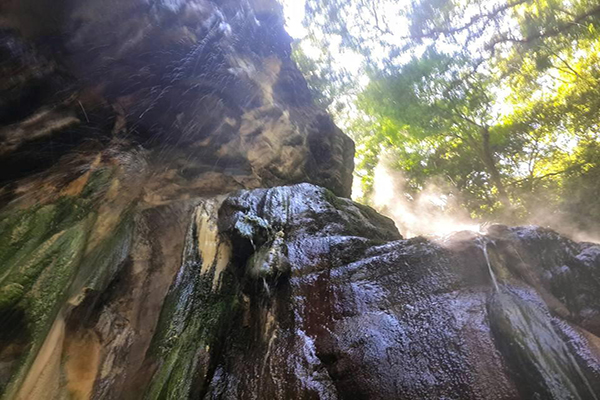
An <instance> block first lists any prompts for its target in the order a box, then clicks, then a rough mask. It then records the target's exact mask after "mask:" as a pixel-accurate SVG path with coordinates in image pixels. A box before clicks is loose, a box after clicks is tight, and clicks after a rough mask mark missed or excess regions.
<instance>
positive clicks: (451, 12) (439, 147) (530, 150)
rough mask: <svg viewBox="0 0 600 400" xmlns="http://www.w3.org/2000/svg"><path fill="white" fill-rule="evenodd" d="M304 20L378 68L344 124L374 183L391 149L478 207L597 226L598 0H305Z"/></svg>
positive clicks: (412, 175)
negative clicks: (541, 214)
mask: <svg viewBox="0 0 600 400" xmlns="http://www.w3.org/2000/svg"><path fill="white" fill-rule="evenodd" d="M306 22H307V25H308V27H309V29H310V31H311V32H313V34H314V35H315V36H318V35H319V34H320V35H321V36H322V37H324V38H325V40H333V39H328V38H330V37H335V36H338V37H341V39H338V41H339V42H340V43H341V45H342V46H345V47H348V48H352V49H353V50H355V51H358V52H361V53H362V54H363V55H364V59H365V60H366V62H367V64H368V67H367V70H368V71H369V77H370V83H369V84H368V85H367V86H366V87H364V88H363V89H362V92H361V93H360V94H359V95H358V96H356V109H357V112H356V113H355V115H354V117H353V118H351V119H350V120H346V121H342V122H343V124H344V125H345V126H346V127H347V128H348V129H347V130H348V131H349V132H350V133H351V134H352V135H353V136H354V138H355V140H356V141H357V152H358V154H357V158H358V168H357V169H358V174H359V176H360V177H361V179H362V182H363V184H364V186H365V188H366V190H367V193H368V191H369V187H370V185H372V182H373V170H374V168H375V166H376V165H377V163H378V161H379V159H380V156H381V154H382V153H384V152H385V153H387V154H391V155H392V157H393V167H395V168H396V169H399V170H401V171H402V172H403V173H404V175H405V177H406V179H407V185H406V190H407V191H408V192H409V193H411V192H414V193H417V192H419V191H420V190H422V189H423V188H424V187H425V186H426V185H427V183H428V182H431V181H432V180H437V181H439V179H442V180H443V181H444V182H445V184H444V185H442V187H443V188H444V190H445V191H446V193H445V194H446V195H450V196H459V198H460V199H461V205H462V207H464V208H466V209H468V210H469V211H470V212H471V214H472V215H473V216H477V217H486V218H489V217H493V218H494V219H496V220H503V221H506V222H516V221H517V220H521V219H522V218H528V217H530V216H532V215H534V214H536V213H538V209H539V208H540V206H543V207H544V208H545V210H547V213H549V214H555V215H557V216H561V218H570V219H574V220H577V221H579V223H580V224H581V225H587V226H589V225H596V226H597V224H598V222H600V214H599V213H598V210H597V205H596V203H597V202H595V201H594V200H593V199H594V198H595V197H594V196H597V194H598V191H599V190H600V189H599V188H600V180H598V179H597V177H598V170H599V169H600V166H599V163H600V154H599V153H598V150H597V149H598V142H599V139H600V134H599V132H598V126H599V110H600V85H599V83H600V68H598V65H600V36H599V35H598V32H600V31H599V28H600V26H599V25H600V3H599V2H598V1H584V0H579V1H577V0H576V1H572V2H564V1H559V0H534V1H524V0H501V1H488V0H467V1H461V2H459V1H455V0H415V1H413V2H411V3H410V5H406V4H405V3H400V2H394V1H386V0H372V1H368V0H367V1H359V2H350V1H345V0H326V1H316V0H308V2H307V18H306ZM377 32H379V33H378V34H377ZM317 64H318V62H317ZM355 78H356V77H355ZM590 220H591V221H594V222H593V223H591V222H587V223H586V221H590Z"/></svg>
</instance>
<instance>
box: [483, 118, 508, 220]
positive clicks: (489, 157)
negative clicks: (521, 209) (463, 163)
mask: <svg viewBox="0 0 600 400" xmlns="http://www.w3.org/2000/svg"><path fill="white" fill-rule="evenodd" d="M481 138H482V142H481V159H482V161H483V163H484V164H485V168H486V169H487V171H488V173H489V174H490V176H491V178H492V182H493V184H494V186H496V189H497V190H498V199H499V200H500V203H502V205H503V206H504V207H505V208H506V209H507V210H510V209H512V204H511V202H510V198H509V197H508V193H507V192H506V188H505V187H504V183H502V178H501V177H500V171H498V167H497V166H496V160H495V159H494V152H493V151H492V148H491V146H490V131H489V129H488V128H487V127H486V128H482V129H481Z"/></svg>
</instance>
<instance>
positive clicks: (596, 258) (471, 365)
mask: <svg viewBox="0 0 600 400" xmlns="http://www.w3.org/2000/svg"><path fill="white" fill-rule="evenodd" d="M0 27H2V30H1V31H0V72H1V73H0V171H2V172H1V174H0V398H2V399H10V400H12V399H27V400H31V399H33V400H37V399H40V400H42V399H43V400H45V399H59V398H76V399H188V398H189V399H198V398H202V399H273V398H277V399H313V398H314V399H317V398H318V399H557V400H558V399H582V400H583V399H586V400H587V399H597V398H598V396H599V395H600V338H599V336H600V297H599V296H598V294H599V293H600V247H598V246H597V245H594V244H589V243H587V244H586V243H575V242H573V241H570V240H568V239H566V238H563V237H560V236H559V235H557V234H556V233H554V232H552V231H548V230H544V229H541V228H535V227H526V228H509V227H503V226H494V227H492V228H490V231H489V232H488V234H487V235H477V234H473V233H466V232H463V233H459V234H456V235H454V236H452V237H450V238H447V239H445V240H439V241H435V242H433V241H429V240H426V239H424V238H415V239H410V240H404V239H402V237H401V236H400V235H399V233H398V231H397V229H396V228H395V226H394V224H393V222H392V221H391V220H389V219H388V218H386V217H383V216H381V215H379V214H377V213H376V212H375V211H373V210H372V209H370V208H369V207H365V206H362V205H360V204H356V203H354V202H352V201H350V200H348V199H347V198H344V196H348V195H349V192H350V187H351V174H352V158H353V144H352V142H351V141H350V140H349V139H348V138H347V137H346V136H345V135H343V133H342V132H340V130H339V129H338V128H337V127H336V126H335V125H334V124H333V123H332V121H331V119H330V118H329V116H327V115H326V114H325V113H324V112H323V111H322V110H319V109H317V108H315V107H314V106H313V104H312V102H311V99H310V96H309V91H308V90H307V88H306V84H305V82H304V80H303V78H302V77H301V75H300V74H299V72H298V70H297V68H296V67H295V66H294V64H293V63H292V62H291V60H290V57H289V52H290V47H289V41H290V39H289V37H288V36H287V35H286V34H285V32H284V31H283V29H282V20H281V10H280V8H279V7H278V6H277V4H276V3H275V2H274V1H271V0H253V1H245V0H225V1H209V0H187V1H179V0H161V1H152V2H148V1H142V0H119V1H116V0H115V1H102V2H99V1H92V0H84V1H70V0H69V1H62V2H58V3H56V2H53V1H49V0H48V1H38V0H35V1H34V0H19V1H16V0H7V1H5V2H2V3H1V4H0ZM297 182H310V183H302V184H295V183H297ZM284 184H286V185H290V186H280V185H284ZM294 184H295V185H294ZM313 184H316V185H319V186H315V185H313ZM338 196H342V197H338Z"/></svg>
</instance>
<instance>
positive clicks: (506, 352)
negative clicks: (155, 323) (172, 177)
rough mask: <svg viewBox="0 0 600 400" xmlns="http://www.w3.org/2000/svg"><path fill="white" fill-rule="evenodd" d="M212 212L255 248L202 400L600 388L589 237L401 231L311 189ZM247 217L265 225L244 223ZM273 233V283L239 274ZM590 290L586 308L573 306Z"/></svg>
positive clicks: (526, 231)
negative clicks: (438, 235)
mask: <svg viewBox="0 0 600 400" xmlns="http://www.w3.org/2000/svg"><path fill="white" fill-rule="evenodd" d="M219 215H220V217H219V218H220V228H221V232H222V233H224V234H225V235H226V236H227V237H228V238H229V239H230V240H231V241H232V243H235V246H234V248H244V241H248V240H251V239H248V237H251V238H252V240H253V241H254V246H246V247H245V248H246V249H247V252H248V254H249V255H247V256H246V257H244V259H243V260H237V264H238V268H239V266H242V267H243V268H244V271H246V273H245V274H242V276H243V278H241V279H242V280H243V281H244V283H243V284H242V285H241V286H240V287H241V290H242V294H241V296H242V299H243V300H242V301H240V305H239V310H238V311H237V315H236V316H234V317H232V318H233V322H232V323H231V325H230V326H229V327H228V328H226V332H227V334H226V335H224V336H225V339H224V344H223V345H222V347H221V351H220V360H219V361H217V362H216V364H217V366H216V368H215V375H213V376H212V378H211V382H210V384H209V386H208V389H207V390H208V394H209V395H210V396H209V397H210V398H332V399H337V398H345V399H360V398H364V399H398V398H400V399H439V398H460V399H490V398H493V399H517V398H522V399H530V398H545V399H546V398H547V399H565V398H572V399H576V398H578V399H592V398H596V397H597V396H598V393H600V392H599V390H600V375H599V373H600V369H599V367H600V364H599V361H600V359H599V358H598V357H599V355H600V353H598V350H600V349H599V348H598V338H597V336H596V335H597V332H596V331H595V324H596V323H597V320H598V317H597V314H596V313H597V311H598V309H599V308H598V306H597V305H595V301H596V300H595V299H594V298H592V296H590V295H589V294H588V293H593V292H595V293H598V290H600V286H599V282H598V280H596V279H594V278H593V277H592V275H594V274H596V273H597V272H598V268H600V264H599V260H598V259H597V258H596V257H595V256H591V255H592V254H596V253H597V252H598V250H599V249H600V248H599V247H598V246H594V245H589V244H577V243H574V242H571V241H569V240H568V239H565V238H562V237H560V236H559V235H557V234H556V233H554V232H551V231H546V230H543V229H540V228H503V227H494V228H493V229H492V232H490V233H489V234H488V235H487V236H485V237H480V236H476V235H474V234H471V233H463V234H457V235H455V236H454V237H451V238H449V239H447V240H446V241H444V242H440V243H432V242H430V241H427V240H425V239H421V238H416V239H410V240H399V239H400V237H399V235H398V233H397V232H396V231H395V230H394V228H393V226H391V224H390V223H389V221H385V220H384V219H383V218H382V217H380V216H377V215H373V214H372V211H370V210H369V209H364V208H359V206H358V205H356V204H353V203H351V202H347V201H345V200H341V199H337V198H335V197H331V196H329V195H328V194H327V192H326V191H324V190H322V189H318V188H315V187H311V186H295V187H286V188H276V189H270V190H256V191H253V192H244V193H242V194H240V195H237V196H234V197H230V198H229V199H227V200H226V201H225V202H224V203H223V205H222V207H221V209H220V213H219ZM254 219H260V221H261V224H260V227H257V228H256V229H240V226H244V225H243V224H240V221H246V220H254ZM262 227H266V228H262ZM377 227H378V228H377ZM269 231H271V232H275V231H277V232H283V233H282V235H283V236H284V237H285V248H284V249H283V250H278V251H281V252H282V253H283V254H284V255H285V258H286V263H287V264H289V266H290V267H289V272H285V273H282V274H281V275H280V277H279V279H277V280H273V279H269V278H260V277H258V278H257V277H256V276H254V275H252V274H249V273H248V271H250V270H251V265H249V264H248V261H246V260H248V259H249V260H253V258H252V254H255V253H259V252H260V251H261V249H263V248H272V244H271V243H273V242H272V241H270V240H272V239H269V238H270V237H272V234H269V233H268V232H269ZM244 238H245V239H244ZM483 244H485V246H484V245H483ZM484 251H485V253H484ZM486 253H487V259H488V260H489V264H488V262H487V261H486ZM251 262H252V261H251ZM251 262H250V264H251ZM566 269H573V271H577V272H573V273H572V274H571V275H570V279H572V280H571V281H569V282H568V283H566V282H563V283H557V282H556V279H558V277H557V276H555V275H551V274H552V273H551V274H549V273H548V271H564V270H566ZM490 271H491V273H493V274H494V277H495V279H496V280H497V285H498V289H496V288H495V286H494V284H493V281H492V277H491V275H490ZM593 271H595V272H593ZM553 273H555V272H553ZM248 281H249V282H248ZM567 287H570V288H574V287H581V288H582V290H581V291H579V292H577V293H575V292H568V293H567V292H566V291H565V290H566V288H567ZM587 296H590V297H587ZM584 298H587V299H588V300H589V302H588V303H587V304H588V307H587V309H586V311H585V312H584V315H585V316H586V317H587V318H588V319H586V318H584V316H582V315H581V311H580V310H581V308H580V306H578V305H577V304H579V303H578V300H577V299H579V301H580V302H583V299H584ZM592 309H593V310H595V311H591V310H592ZM234 315H235V314H234Z"/></svg>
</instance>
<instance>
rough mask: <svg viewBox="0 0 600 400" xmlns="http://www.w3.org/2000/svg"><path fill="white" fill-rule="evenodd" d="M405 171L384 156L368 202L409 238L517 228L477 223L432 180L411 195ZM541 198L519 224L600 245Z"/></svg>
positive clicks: (454, 197)
mask: <svg viewBox="0 0 600 400" xmlns="http://www.w3.org/2000/svg"><path fill="white" fill-rule="evenodd" d="M406 186H407V180H406V178H405V176H404V174H403V173H402V172H401V171H398V170H395V169H393V168H392V167H391V165H390V160H389V157H388V156H383V157H381V159H380V161H379V163H378V164H377V166H376V168H375V170H374V173H373V190H372V192H371V193H370V195H369V196H368V198H367V200H368V202H369V203H370V204H371V205H372V206H373V208H375V209H376V210H377V211H378V212H380V213H382V214H384V215H386V216H388V217H390V218H391V219H392V220H394V222H395V223H396V227H397V228H398V230H399V231H400V233H401V234H402V235H403V236H404V237H405V238H411V237H415V236H438V237H439V236H442V237H443V236H447V235H449V234H451V233H454V232H459V231H473V232H479V233H484V232H485V231H486V227H487V226H489V225H493V224H507V225H515V224H514V223H510V221H508V220H507V221H504V220H502V219H499V220H491V219H485V220H483V219H482V220H476V219H473V218H471V216H470V215H469V213H468V212H467V211H466V210H465V209H464V208H462V207H461V201H460V195H452V196H449V195H448V194H447V193H449V192H450V190H449V188H448V187H446V186H445V184H444V183H443V182H435V181H434V180H432V181H430V182H429V183H428V184H426V185H425V187H424V188H423V190H421V192H419V193H418V194H417V195H415V196H412V195H410V194H409V193H408V192H409V191H408V190H407V188H406ZM543 203H544V199H540V201H539V203H538V205H537V207H536V209H535V211H534V212H532V213H531V215H529V216H528V217H527V218H524V219H523V220H521V221H517V224H516V225H537V226H541V227H546V228H550V229H553V230H555V231H557V232H559V233H561V234H563V235H565V236H568V237H569V238H571V239H573V240H575V241H578V242H594V243H600V235H599V234H598V233H597V232H589V231H586V230H582V229H581V228H580V227H579V226H577V224H576V223H575V222H572V221H571V220H570V218H569V216H568V215H562V214H558V213H556V212H553V211H551V210H549V209H548V208H547V207H544V204H543Z"/></svg>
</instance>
